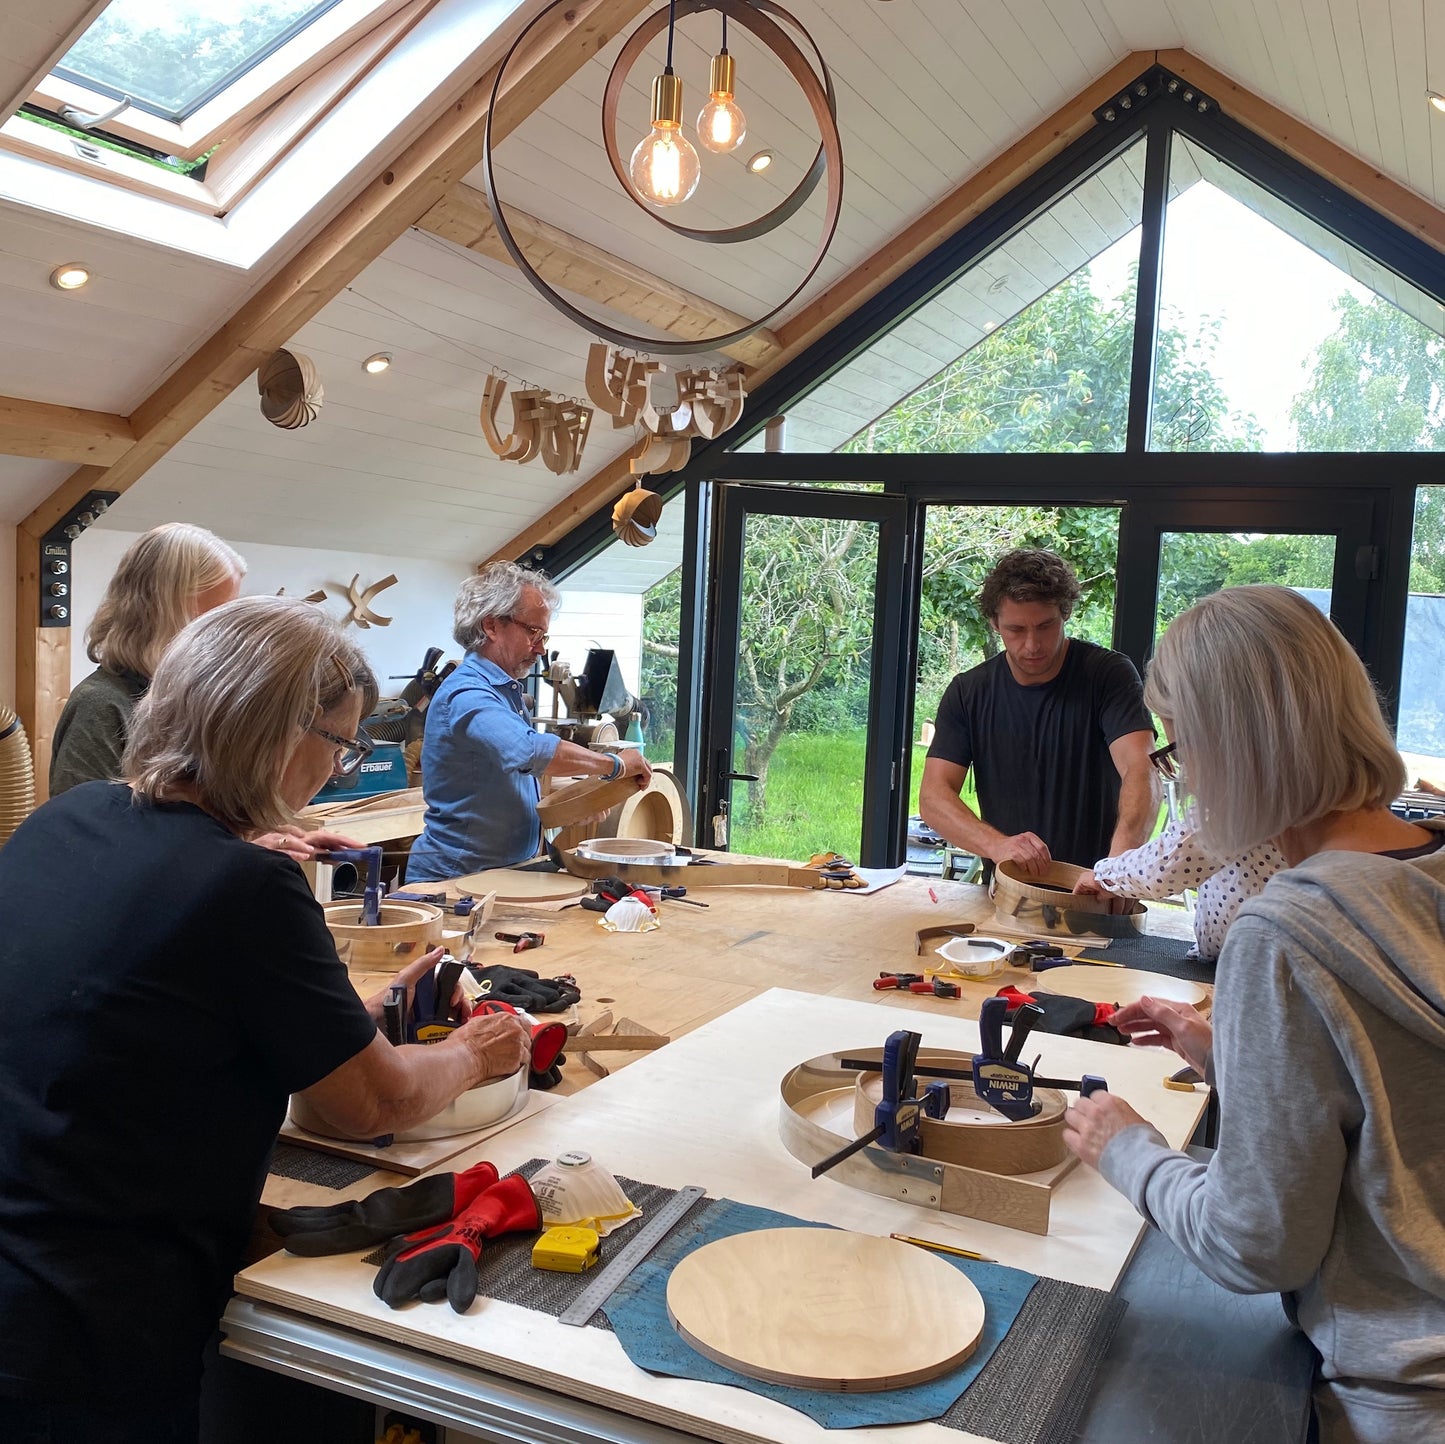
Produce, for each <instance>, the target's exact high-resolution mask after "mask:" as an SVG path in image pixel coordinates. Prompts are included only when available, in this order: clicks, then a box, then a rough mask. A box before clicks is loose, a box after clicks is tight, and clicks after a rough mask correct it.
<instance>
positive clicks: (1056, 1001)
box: [998, 987, 1129, 1043]
mask: <svg viewBox="0 0 1445 1444" xmlns="http://www.w3.org/2000/svg"><path fill="white" fill-rule="evenodd" d="M998 996H999V997H1000V998H1006V999H1008V1006H1009V1010H1008V1013H1007V1014H1006V1015H1005V1016H1006V1019H1008V1018H1011V1017H1012V1016H1013V1014H1014V1011H1015V1009H1017V1008H1019V1007H1021V1006H1022V1005H1023V1004H1025V1003H1037V1004H1038V1006H1039V1007H1041V1008H1042V1009H1043V1010H1044V1016H1043V1017H1042V1018H1040V1019H1039V1021H1038V1022H1037V1023H1036V1024H1035V1025H1034V1026H1035V1029H1036V1031H1038V1032H1040V1033H1057V1034H1059V1035H1061V1036H1063V1037H1067V1038H1085V1039H1087V1040H1088V1041H1089V1042H1091V1043H1127V1042H1128V1041H1129V1040H1128V1039H1127V1038H1126V1037H1125V1036H1124V1035H1123V1034H1122V1033H1121V1032H1120V1031H1119V1030H1118V1029H1117V1028H1115V1027H1113V1026H1112V1025H1111V1023H1110V1021H1109V1020H1110V1019H1111V1018H1112V1017H1113V1016H1114V1014H1115V1013H1117V1012H1118V1011H1119V1008H1118V1004H1116V1003H1091V1002H1089V1000H1088V999H1087V998H1067V997H1064V996H1063V995H1062V994H1060V993H1025V992H1023V991H1022V990H1021V989H1019V988H1015V987H1007V988H1000V989H999V991H998Z"/></svg>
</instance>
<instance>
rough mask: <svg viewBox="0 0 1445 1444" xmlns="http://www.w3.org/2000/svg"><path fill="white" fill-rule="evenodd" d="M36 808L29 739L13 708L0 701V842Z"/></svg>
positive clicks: (2, 842) (33, 772) (6, 839)
mask: <svg viewBox="0 0 1445 1444" xmlns="http://www.w3.org/2000/svg"><path fill="white" fill-rule="evenodd" d="M34 809H35V767H34V764H33V763H32V762H31V759H30V740H29V738H27V737H26V735H25V728H24V727H22V726H21V725H20V718H19V717H18V716H17V715H16V714H15V709H14V708H12V707H7V706H6V705H5V704H4V703H3V702H0V845H3V844H4V843H5V842H7V841H8V840H9V837H10V834H11V833H12V832H14V831H15V829H16V828H17V827H19V826H20V824H21V823H22V822H24V821H25V819H26V818H27V817H28V816H29V815H30V813H31V812H33V811H34Z"/></svg>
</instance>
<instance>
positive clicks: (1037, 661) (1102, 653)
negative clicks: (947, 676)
mask: <svg viewBox="0 0 1445 1444" xmlns="http://www.w3.org/2000/svg"><path fill="white" fill-rule="evenodd" d="M1078 598H1079V583H1078V580H1077V578H1076V577H1075V576H1074V573H1073V570H1072V569H1071V568H1070V566H1069V565H1068V563H1067V562H1065V561H1064V560H1063V558H1062V557H1059V556H1057V555H1056V554H1055V553H1053V552H1051V551H1041V550H1040V551H1032V550H1019V551H1012V552H1009V553H1008V554H1007V555H1006V556H1005V557H1003V558H1002V559H1001V560H1000V561H999V562H998V564H997V565H996V566H995V567H994V569H993V571H991V572H990V573H989V575H988V577H987V578H986V579H985V581H984V584H983V590H982V592H981V594H980V597H979V602H980V606H981V607H982V610H983V614H984V616H985V617H987V619H988V623H989V626H991V627H992V628H993V630H994V631H995V632H997V633H998V636H999V640H1000V641H1001V642H1002V644H1003V651H1002V652H1000V653H999V654H998V655H997V656H994V657H990V658H989V660H988V661H986V662H983V663H981V664H980V665H979V666H977V667H974V668H973V669H972V670H970V671H968V672H962V673H960V674H959V675H958V676H957V677H955V678H954V679H953V681H952V682H951V683H950V684H949V687H948V690H947V692H945V693H944V695H943V700H942V702H941V703H940V704H939V708H938V716H937V718H936V719H935V723H934V733H933V743H932V745H931V746H930V747H929V749H928V759H927V761H926V762H925V763H924V767H923V785H922V788H921V790H920V793H919V809H920V811H921V812H922V814H923V819H924V821H925V822H927V823H928V825H929V826H930V827H931V828H932V829H933V830H934V831H935V832H937V833H938V834H939V835H940V836H941V837H944V838H946V839H947V840H948V841H949V842H951V843H953V844H954V845H955V846H957V847H963V848H967V849H968V851H969V852H972V853H975V854H976V855H977V856H979V857H982V858H985V859H987V860H989V861H990V862H994V863H998V862H1004V861H1010V862H1014V863H1016V864H1018V865H1019V866H1020V867H1021V868H1022V869H1023V870H1024V871H1025V872H1028V873H1034V874H1038V873H1042V872H1043V871H1044V869H1045V868H1046V867H1047V866H1048V864H1049V862H1050V861H1051V860H1056V861H1059V862H1071V863H1077V864H1078V865H1079V866H1080V867H1092V866H1093V865H1094V863H1095V862H1097V861H1098V859H1099V858H1101V857H1112V856H1114V855H1116V854H1117V853H1121V852H1126V851H1128V849H1130V848H1132V847H1137V846H1139V844H1140V843H1142V842H1143V841H1144V840H1145V839H1146V838H1147V837H1148V835H1149V833H1150V831H1151V829H1152V827H1153V823H1154V817H1155V813H1156V810H1157V807H1158V799H1157V795H1156V793H1155V790H1154V782H1153V772H1152V769H1151V767H1150V765H1149V752H1150V750H1151V749H1152V747H1153V745H1154V732H1153V727H1152V724H1151V722H1150V718H1149V711H1148V709H1147V708H1146V707H1145V706H1144V698H1143V690H1142V688H1141V686H1140V682H1139V674H1138V672H1136V671H1135V670H1134V665H1133V663H1132V662H1130V661H1129V659H1128V658H1127V657H1125V656H1122V655H1121V654H1120V653H1118V652H1111V651H1108V650H1107V649H1106V648H1103V647H1096V646H1094V645H1093V643H1091V642H1083V641H1079V640H1077V639H1071V638H1069V637H1067V636H1065V634H1064V623H1065V622H1067V621H1068V619H1069V616H1070V614H1071V613H1072V612H1073V609H1074V603H1075V602H1076V601H1077V600H1078ZM970 768H972V769H973V772H974V779H975V785H976V787H977V789H978V802H979V810H980V812H981V813H982V816H980V815H979V814H978V813H975V812H974V811H973V809H972V808H971V807H969V806H968V805H967V804H966V803H965V802H964V801H963V799H962V797H961V796H960V795H959V794H960V793H961V792H962V791H963V785H964V783H965V782H966V781H967V779H968V773H969V769H970Z"/></svg>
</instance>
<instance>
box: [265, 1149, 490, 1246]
mask: <svg viewBox="0 0 1445 1444" xmlns="http://www.w3.org/2000/svg"><path fill="white" fill-rule="evenodd" d="M496 1181H497V1170H496V1168H495V1167H494V1166H493V1165H492V1164H490V1163H477V1164H474V1165H473V1166H472V1167H471V1168H469V1169H467V1171H466V1172H465V1173H438V1174H434V1175H432V1176H431V1177H430V1178H421V1179H418V1180H417V1181H416V1182H415V1183H409V1184H407V1185H406V1187H405V1188H379V1189H377V1191H376V1192H375V1193H368V1194H367V1195H366V1197H365V1198H358V1199H353V1200H352V1201H351V1202H349V1203H332V1204H327V1205H326V1206H325V1207H322V1208H307V1207H301V1208H278V1209H274V1210H273V1211H272V1213H271V1219H270V1222H271V1228H272V1229H273V1230H274V1232H275V1233H277V1234H278V1235H279V1236H280V1237H281V1238H283V1239H284V1240H285V1241H286V1252H287V1253H294V1254H300V1255H301V1256H302V1257H303V1258H318V1257H320V1256H321V1255H322V1254H332V1253H350V1252H351V1251H352V1250H353V1249H358V1248H371V1247H373V1246H374V1245H376V1244H379V1243H385V1242H386V1241H387V1240H388V1239H393V1238H395V1237H396V1236H397V1235H398V1234H402V1233H416V1232H417V1231H418V1230H420V1229H425V1228H431V1227H433V1226H434V1225H436V1224H439V1223H445V1222H446V1221H447V1220H448V1219H449V1218H453V1217H455V1215H456V1214H458V1213H460V1212H461V1211H462V1210H463V1209H465V1208H466V1207H467V1206H468V1205H469V1204H471V1203H472V1202H473V1201H474V1200H475V1199H476V1198H477V1197H478V1196H479V1195H480V1194H482V1193H484V1192H485V1191H486V1190H487V1189H489V1188H490V1187H491V1186H492V1185H493V1184H494V1183H495V1182H496Z"/></svg>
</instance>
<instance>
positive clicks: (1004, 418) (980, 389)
mask: <svg viewBox="0 0 1445 1444" xmlns="http://www.w3.org/2000/svg"><path fill="white" fill-rule="evenodd" d="M1143 176H1144V145H1143V142H1142V141H1140V142H1139V143H1138V144H1136V145H1134V146H1132V147H1131V148H1130V149H1129V150H1128V151H1126V152H1125V153H1124V154H1123V155H1121V156H1118V157H1117V158H1115V159H1114V160H1112V161H1110V162H1109V163H1108V164H1107V165H1106V166H1104V167H1102V168H1101V169H1100V170H1098V171H1096V172H1095V173H1094V174H1093V175H1091V176H1089V177H1088V178H1087V179H1085V180H1083V181H1081V182H1080V183H1079V184H1078V185H1076V186H1074V187H1073V188H1072V189H1071V190H1070V191H1068V192H1067V193H1066V194H1064V195H1062V196H1060V197H1059V198H1058V199H1057V200H1055V201H1054V202H1053V203H1052V204H1051V205H1050V206H1049V208H1048V209H1047V210H1046V211H1044V212H1043V213H1042V214H1040V215H1039V216H1037V217H1036V218H1035V219H1034V220H1033V221H1031V222H1030V223H1029V224H1028V225H1027V226H1025V227H1024V228H1023V229H1022V230H1021V231H1019V232H1018V233H1017V234H1015V235H1014V236H1012V237H1011V238H1010V239H1009V240H1007V241H1005V242H1004V243H1003V244H1001V245H999V246H998V247H996V248H995V249H994V250H992V251H990V252H989V253H988V254H987V255H986V256H984V257H982V258H981V259H980V260H978V261H977V262H975V263H974V264H973V265H972V266H971V267H970V268H969V269H968V270H967V271H966V272H964V274H963V275H962V276H960V277H959V278H958V280H956V281H954V282H953V283H952V284H951V285H950V286H948V287H947V288H946V289H945V290H944V291H942V292H940V293H939V295H937V296H935V297H934V298H933V299H932V300H931V301H929V302H927V303H926V304H925V305H923V306H921V307H920V308H919V309H918V310H917V311H915V312H913V314H912V315H911V316H909V317H908V318H907V319H906V320H904V321H902V322H900V323H899V324H898V325H897V326H895V327H894V328H893V330H892V331H890V332H889V334H888V335H886V336H884V337H882V338H881V339H880V340H878V341H876V342H875V343H874V344H873V345H872V346H871V347H869V349H868V350H867V351H866V352H864V353H863V354H862V355H861V356H859V357H857V358H856V359H855V360H853V361H852V362H850V363H849V364H848V365H847V366H845V367H843V368H842V369H841V370H840V371H838V372H837V373H835V374H834V375H833V376H832V377H830V378H829V379H828V380H827V381H825V382H824V383H823V384H822V385H821V386H819V387H818V388H817V389H816V390H814V391H813V392H812V393H811V394H810V395H809V396H807V397H805V398H804V399H803V400H801V401H798V402H796V403H795V404H794V405H792V406H790V407H789V408H788V433H787V440H788V449H789V450H790V451H839V450H842V451H852V452H923V451H934V452H939V451H942V452H1027V451H1034V452H1038V451H1122V450H1123V449H1124V437H1125V429H1126V420H1127V416H1128V408H1129V364H1130V355H1131V351H1132V347H1133V333H1134V286H1135V280H1134V276H1135V271H1136V269H1137V267H1138V260H1139V219H1140V213H1141V207H1142V203H1143V189H1144V187H1143ZM745 449H752V448H745Z"/></svg>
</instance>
